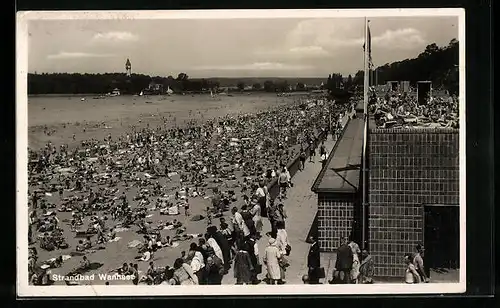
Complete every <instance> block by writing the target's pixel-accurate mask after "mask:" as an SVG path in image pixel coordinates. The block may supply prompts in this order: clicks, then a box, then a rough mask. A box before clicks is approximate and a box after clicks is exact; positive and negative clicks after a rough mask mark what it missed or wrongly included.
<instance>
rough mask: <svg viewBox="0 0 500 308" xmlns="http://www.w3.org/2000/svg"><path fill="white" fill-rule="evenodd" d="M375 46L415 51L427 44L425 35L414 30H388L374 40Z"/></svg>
mask: <svg viewBox="0 0 500 308" xmlns="http://www.w3.org/2000/svg"><path fill="white" fill-rule="evenodd" d="M372 42H373V45H378V46H380V47H387V48H398V49H413V48H415V47H419V46H422V45H424V44H425V39H424V35H423V34H422V33H421V32H420V31H418V30H417V29H414V28H405V29H397V30H387V31H385V32H384V33H383V34H382V35H380V36H375V37H373V38H372Z"/></svg>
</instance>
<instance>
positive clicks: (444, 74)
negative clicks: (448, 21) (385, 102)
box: [353, 39, 459, 94]
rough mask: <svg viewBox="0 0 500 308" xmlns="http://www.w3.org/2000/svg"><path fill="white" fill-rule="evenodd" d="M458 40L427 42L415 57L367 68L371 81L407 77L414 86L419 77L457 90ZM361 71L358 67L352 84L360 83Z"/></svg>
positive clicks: (444, 87)
mask: <svg viewBox="0 0 500 308" xmlns="http://www.w3.org/2000/svg"><path fill="white" fill-rule="evenodd" d="M458 64H459V42H458V40H456V39H452V40H451V41H450V42H449V44H448V45H447V46H443V47H439V46H438V45H437V44H436V43H432V44H430V45H428V46H427V47H426V48H425V50H424V51H423V52H422V53H420V54H419V55H418V56H417V57H416V58H414V59H405V60H402V61H398V62H393V63H390V64H389V63H387V64H385V65H382V66H379V67H377V68H376V69H375V70H373V71H371V72H370V84H372V85H374V84H377V85H383V84H386V83H387V82H388V81H409V82H410V84H411V85H412V86H415V85H416V83H417V82H418V81H431V82H432V84H433V87H434V88H442V89H446V90H448V91H449V92H450V94H458V88H459V77H458ZM363 79H364V71H361V70H360V71H358V72H357V73H356V74H355V76H354V78H353V85H358V86H362V85H363Z"/></svg>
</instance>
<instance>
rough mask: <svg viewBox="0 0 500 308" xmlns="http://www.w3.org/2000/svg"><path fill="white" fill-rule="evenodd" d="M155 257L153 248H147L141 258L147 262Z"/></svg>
mask: <svg viewBox="0 0 500 308" xmlns="http://www.w3.org/2000/svg"><path fill="white" fill-rule="evenodd" d="M152 258H153V251H152V250H149V249H148V250H146V251H145V252H144V254H143V255H142V257H141V258H140V259H139V260H141V261H144V262H147V261H149V260H151V259H152Z"/></svg>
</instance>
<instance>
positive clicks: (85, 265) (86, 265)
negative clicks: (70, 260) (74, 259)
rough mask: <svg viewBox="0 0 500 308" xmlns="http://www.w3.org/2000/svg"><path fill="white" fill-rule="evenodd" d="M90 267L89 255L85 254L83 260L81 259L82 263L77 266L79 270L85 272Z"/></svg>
mask: <svg viewBox="0 0 500 308" xmlns="http://www.w3.org/2000/svg"><path fill="white" fill-rule="evenodd" d="M89 268H90V261H89V259H87V256H83V258H82V260H81V261H80V265H79V266H78V267H77V268H76V271H77V272H83V271H86V270H88V269H89Z"/></svg>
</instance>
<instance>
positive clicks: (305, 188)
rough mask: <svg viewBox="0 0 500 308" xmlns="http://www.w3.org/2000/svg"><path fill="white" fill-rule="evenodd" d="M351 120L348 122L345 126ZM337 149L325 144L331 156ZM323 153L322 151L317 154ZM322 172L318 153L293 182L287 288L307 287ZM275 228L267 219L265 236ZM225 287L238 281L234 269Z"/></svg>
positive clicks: (332, 142) (263, 245) (264, 243)
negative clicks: (310, 238)
mask: <svg viewBox="0 0 500 308" xmlns="http://www.w3.org/2000/svg"><path fill="white" fill-rule="evenodd" d="M346 122H347V118H346V119H345V120H344V123H343V124H344V125H345V123H346ZM334 145H335V140H333V139H332V137H331V135H329V137H328V138H327V140H326V141H325V147H326V150H327V153H330V152H331V150H332V149H333V146H334ZM318 151H319V147H318V150H317V152H318ZM320 171H321V162H320V161H319V153H316V157H315V158H314V163H310V162H309V159H307V160H306V164H305V167H304V170H303V171H298V172H297V173H296V174H295V175H294V177H293V179H292V182H293V184H294V186H293V187H292V188H290V189H289V190H288V194H287V197H288V198H287V199H286V200H284V202H283V204H284V206H285V210H286V212H287V216H288V218H287V220H286V230H287V233H288V241H289V243H290V245H291V246H292V251H291V254H290V256H288V257H287V259H288V261H289V262H290V267H288V268H287V271H286V277H285V280H286V282H287V284H303V282H302V276H303V275H304V274H306V273H307V254H308V252H309V244H308V243H306V239H307V235H308V234H309V230H310V229H311V225H312V224H313V221H314V217H315V216H316V212H317V210H318V201H317V195H316V194H315V193H314V192H312V191H311V187H312V185H313V182H314V180H316V177H317V176H318V174H319V172H320ZM270 230H271V226H270V224H269V221H268V220H267V219H264V229H263V231H264V232H263V233H265V232H267V231H270ZM267 241H268V237H267V236H263V237H262V238H261V239H260V240H259V243H258V245H259V251H260V259H261V260H262V255H263V252H264V250H265V248H266V247H267ZM266 272H267V271H266V268H265V266H263V268H262V274H260V275H259V276H258V278H259V279H263V278H264V277H265V275H266ZM222 283H223V284H234V283H235V278H234V273H233V271H232V269H231V270H230V271H229V273H228V274H227V275H225V276H224V279H223V281H222Z"/></svg>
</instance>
